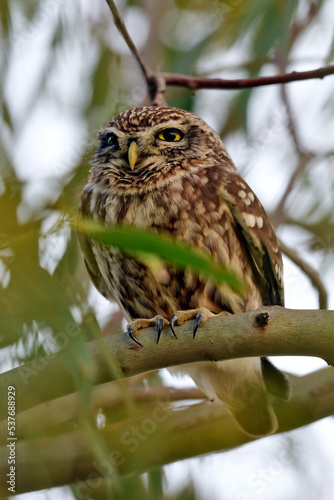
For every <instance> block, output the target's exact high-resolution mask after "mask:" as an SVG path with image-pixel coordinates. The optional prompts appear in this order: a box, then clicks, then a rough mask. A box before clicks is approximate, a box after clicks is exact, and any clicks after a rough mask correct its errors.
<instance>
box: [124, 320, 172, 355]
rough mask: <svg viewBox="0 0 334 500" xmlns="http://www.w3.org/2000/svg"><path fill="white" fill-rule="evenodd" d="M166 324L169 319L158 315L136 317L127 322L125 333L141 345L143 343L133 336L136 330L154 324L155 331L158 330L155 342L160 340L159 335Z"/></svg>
mask: <svg viewBox="0 0 334 500" xmlns="http://www.w3.org/2000/svg"><path fill="white" fill-rule="evenodd" d="M168 324H169V321H168V320H167V319H166V318H164V317H163V316H160V315H158V316H155V317H154V318H150V319H146V318H138V319H135V320H133V321H131V323H129V324H128V325H127V327H126V331H127V334H128V335H129V337H130V338H131V339H132V340H133V341H134V342H135V343H136V344H138V345H140V347H143V345H142V344H141V343H140V342H139V341H138V340H137V339H136V337H135V336H136V335H137V333H138V330H141V329H142V328H148V327H149V326H155V327H156V329H157V331H158V337H157V343H158V342H159V340H160V335H161V332H162V329H163V327H164V326H165V325H168ZM173 334H174V337H175V338H177V337H176V335H175V333H174V332H173Z"/></svg>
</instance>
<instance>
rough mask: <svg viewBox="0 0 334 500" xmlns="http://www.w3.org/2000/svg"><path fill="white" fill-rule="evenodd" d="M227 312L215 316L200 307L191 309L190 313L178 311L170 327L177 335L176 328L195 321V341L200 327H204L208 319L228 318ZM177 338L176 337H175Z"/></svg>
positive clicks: (171, 320)
mask: <svg viewBox="0 0 334 500" xmlns="http://www.w3.org/2000/svg"><path fill="white" fill-rule="evenodd" d="M227 314H230V313H228V312H227V311H222V312H220V313H219V314H214V313H212V312H211V311H209V309H207V308H206V307H199V308H198V309H189V311H176V312H175V313H174V314H173V316H172V317H171V319H170V321H169V326H170V327H171V330H172V332H173V334H174V335H175V331H174V326H175V325H178V326H179V325H182V324H183V323H184V322H185V321H188V320H189V319H195V324H194V328H193V339H194V338H195V335H196V332H197V330H198V327H199V326H201V325H203V323H205V322H206V320H207V319H208V318H212V317H213V316H226V315H227ZM175 337H176V335H175Z"/></svg>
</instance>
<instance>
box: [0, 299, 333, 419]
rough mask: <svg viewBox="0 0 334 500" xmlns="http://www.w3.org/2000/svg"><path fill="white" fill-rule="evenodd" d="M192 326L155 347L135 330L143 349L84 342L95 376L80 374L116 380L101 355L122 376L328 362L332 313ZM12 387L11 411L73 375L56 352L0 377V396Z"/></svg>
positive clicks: (0, 410)
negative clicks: (246, 360) (226, 363)
mask: <svg viewBox="0 0 334 500" xmlns="http://www.w3.org/2000/svg"><path fill="white" fill-rule="evenodd" d="M260 312H269V315H270V322H269V324H268V325H267V326H265V327H259V326H258V323H257V321H256V317H257V315H258V314H259V313H260ZM192 326H193V322H192V321H188V322H186V323H184V324H183V325H181V326H179V327H177V330H176V332H177V334H178V340H176V339H174V338H173V337H172V335H171V333H170V331H169V329H168V328H165V329H164V331H163V335H162V339H161V340H160V343H159V344H156V331H155V329H154V328H145V329H143V330H141V331H140V333H139V337H140V341H141V343H142V344H143V345H144V348H139V347H138V346H135V345H133V343H132V342H131V340H130V339H129V337H128V336H127V335H125V334H118V335H112V336H109V337H105V338H103V339H101V340H100V341H98V342H97V341H92V342H89V343H88V344H87V348H88V349H89V351H90V353H91V357H92V362H93V364H94V366H95V373H94V374H93V375H91V376H90V375H89V374H88V373H83V377H85V378H84V380H85V382H87V377H89V376H90V377H91V380H90V381H91V382H92V383H93V384H94V385H98V384H102V383H105V382H109V381H111V380H115V379H116V374H115V373H114V372H115V370H114V372H113V373H110V365H109V364H108V361H107V359H106V354H105V353H106V352H111V353H112V355H113V356H114V358H115V359H116V361H117V362H118V364H119V370H120V371H121V373H122V374H123V375H124V377H131V376H133V375H137V374H138V373H143V372H147V371H151V370H157V369H160V368H165V367H169V366H175V365H180V364H186V363H191V362H195V361H217V360H225V359H234V358H242V357H247V356H270V355H271V356H288V355H297V356H318V357H320V358H323V359H324V360H325V361H327V363H330V364H333V363H334V343H333V330H334V312H333V311H309V310H306V311H304V310H289V309H284V308H281V307H263V308H261V309H259V310H257V311H251V312H247V313H243V314H234V315H230V316H224V317H213V318H209V319H208V321H207V322H206V323H205V325H204V326H203V327H201V329H200V332H199V333H198V335H197V336H196V338H195V339H194V340H192ZM9 385H12V386H14V387H15V388H16V393H17V399H16V400H17V412H18V413H19V412H21V411H24V410H26V409H28V408H30V407H32V406H35V405H37V404H40V403H42V402H45V401H49V400H52V399H55V398H57V397H60V396H64V395H66V394H71V393H72V392H75V391H76V390H78V386H77V384H76V381H75V378H74V374H73V373H72V372H71V371H70V368H69V367H67V366H66V365H65V363H64V362H63V357H62V356H61V353H55V354H52V355H49V356H46V357H44V358H39V359H37V360H35V361H33V362H31V363H28V364H26V365H23V366H20V367H18V368H15V369H13V370H10V371H8V372H5V373H3V374H2V375H1V376H0V394H6V392H7V388H8V386H9ZM6 417H7V404H6V399H5V398H1V400H0V420H3V419H5V418H6Z"/></svg>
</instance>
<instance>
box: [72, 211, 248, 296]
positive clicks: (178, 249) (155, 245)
mask: <svg viewBox="0 0 334 500" xmlns="http://www.w3.org/2000/svg"><path fill="white" fill-rule="evenodd" d="M78 230H79V231H80V232H82V233H86V234H89V236H90V237H92V238H93V239H95V240H97V241H99V242H101V243H103V244H104V245H110V246H114V247H117V248H119V249H120V250H123V251H125V252H129V253H133V254H137V255H138V254H140V253H141V254H143V253H144V254H146V255H154V256H159V257H161V258H163V259H165V260H166V261H167V262H170V263H171V264H174V265H176V266H178V267H180V268H182V269H185V268H190V269H192V270H193V271H195V272H197V273H201V274H205V275H206V276H207V277H208V278H210V279H212V280H213V281H215V282H220V283H226V284H227V285H228V286H229V287H230V288H231V289H232V290H234V291H236V292H240V291H241V290H242V283H241V281H240V280H239V279H238V278H237V277H236V275H235V274H234V273H232V272H231V271H228V270H227V269H225V268H223V267H221V266H219V265H217V264H216V263H215V262H214V261H213V259H211V258H210V257H208V256H206V255H204V254H202V253H200V252H199V251H198V250H194V249H192V248H190V247H189V246H187V245H185V244H182V243H179V242H175V241H173V240H172V239H170V238H168V237H167V236H162V235H160V234H156V233H153V232H148V231H142V230H139V229H133V228H130V227H120V226H117V227H108V228H106V227H105V226H103V225H101V224H98V223H96V222H91V221H80V223H79V225H78Z"/></svg>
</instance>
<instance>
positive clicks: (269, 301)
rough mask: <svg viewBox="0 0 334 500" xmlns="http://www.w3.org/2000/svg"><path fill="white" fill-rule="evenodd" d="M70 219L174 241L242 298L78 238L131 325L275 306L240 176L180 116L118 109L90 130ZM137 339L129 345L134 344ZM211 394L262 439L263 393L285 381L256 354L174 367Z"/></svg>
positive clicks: (204, 133) (269, 255) (274, 274)
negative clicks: (214, 267)
mask: <svg viewBox="0 0 334 500" xmlns="http://www.w3.org/2000/svg"><path fill="white" fill-rule="evenodd" d="M99 140H100V144H99V147H98V149H97V151H96V153H95V156H94V159H93V162H92V169H91V172H90V177H89V180H88V183H87V185H86V186H85V188H84V191H83V194H82V197H81V205H80V216H81V217H84V218H89V219H93V220H96V221H102V222H103V223H104V224H105V225H106V226H109V225H110V226H113V225H117V224H123V225H127V226H132V227H136V228H141V229H146V228H148V229H150V230H153V231H157V232H159V233H164V234H165V235H166V234H167V235H170V236H171V237H173V238H174V239H175V240H178V241H181V242H185V243H187V244H189V245H191V246H193V247H196V248H198V249H200V250H201V251H202V252H204V253H206V254H208V255H209V256H211V257H212V258H213V259H214V260H215V261H216V263H217V264H220V265H223V266H225V267H227V268H229V269H230V270H231V271H233V272H234V273H235V274H236V275H237V276H239V278H240V279H241V280H242V282H243V283H244V285H245V286H244V288H243V292H241V293H236V292H233V291H232V290H231V289H230V288H229V287H228V286H227V285H226V284H216V283H213V282H212V281H210V280H209V279H205V278H204V277H203V276H202V275H196V273H194V272H193V271H190V270H187V269H185V270H180V269H176V268H174V267H173V266H170V265H168V264H167V263H166V262H163V261H161V262H160V261H159V262H160V264H159V265H157V264H156V262H155V263H154V265H153V262H152V261H149V260H147V261H146V260H143V259H140V258H139V257H138V258H135V257H132V256H129V255H127V254H125V253H122V252H121V251H120V250H118V249H116V248H114V247H106V246H103V245H101V244H98V243H97V242H95V241H94V240H92V239H91V238H89V236H87V235H83V234H81V235H80V236H79V240H80V245H81V249H82V252H83V255H84V259H85V263H86V267H87V269H88V272H89V275H90V277H91V279H92V281H93V283H94V285H95V286H96V288H97V289H98V290H99V291H100V292H101V293H102V294H103V295H104V296H105V297H106V298H108V299H109V300H111V301H116V302H117V303H118V304H119V306H120V307H121V308H122V310H123V311H124V314H125V316H126V317H127V318H128V320H129V321H130V323H129V325H128V333H129V334H130V336H131V337H132V338H133V339H134V340H135V341H137V340H136V337H135V335H136V334H137V332H138V330H139V329H140V328H144V327H146V326H149V325H152V324H154V325H156V327H157V330H158V339H159V337H160V333H161V330H162V328H163V327H164V326H165V325H167V324H170V327H171V329H172V331H173V333H174V334H175V331H174V330H175V325H179V324H181V323H183V322H184V321H185V320H188V319H195V326H194V334H195V333H196V330H197V328H198V326H200V325H201V324H203V323H204V322H205V321H206V319H207V318H208V317H210V316H213V315H216V314H233V313H241V312H245V311H251V310H254V309H257V308H258V307H260V306H261V305H263V304H265V305H283V300H284V299H283V283H282V271H283V270H282V257H281V254H280V252H279V249H278V243H277V239H276V235H275V232H274V229H273V227H272V225H271V223H270V221H269V219H268V216H267V214H266V212H265V210H264V208H263V207H262V205H261V203H260V202H259V200H258V199H257V197H256V196H255V194H254V193H253V191H252V190H251V189H250V187H249V186H248V185H247V184H246V182H245V181H244V180H243V179H242V177H241V176H240V174H239V173H238V171H237V169H236V168H235V166H234V165H233V162H232V160H231V158H230V156H229V155H228V153H227V151H226V149H225V147H224V144H223V142H222V140H221V139H220V137H219V136H218V135H217V134H216V133H215V132H214V131H213V130H212V129H211V128H210V127H209V126H208V125H207V124H206V123H205V122H204V121H203V120H201V119H200V118H198V117H197V116H195V115H194V114H192V113H188V112H186V111H183V110H181V109H176V108H170V107H157V106H148V107H141V108H135V109H130V110H128V111H125V112H123V113H121V114H119V115H117V116H116V117H115V118H113V119H112V120H111V121H110V122H109V123H107V124H106V125H105V126H104V127H103V128H102V130H101V131H100V133H99ZM137 343H139V341H137ZM177 370H178V371H181V372H183V373H188V374H189V375H190V376H191V377H192V378H193V380H194V381H195V383H196V384H197V385H198V386H199V387H200V388H201V389H202V390H203V391H204V392H205V393H206V394H207V395H208V396H209V397H210V398H211V399H218V400H221V401H223V403H224V404H225V406H226V407H227V409H228V410H229V411H230V413H232V415H233V416H234V418H235V419H236V421H237V422H238V424H239V425H240V427H241V428H242V429H243V430H244V431H245V432H247V433H248V434H250V435H253V436H263V435H267V434H270V433H272V432H274V431H275V430H276V429H277V419H276V416H275V413H274V411H273V409H272V407H271V405H270V402H269V393H271V394H273V395H274V396H276V397H279V398H281V399H286V398H287V394H288V383H287V381H286V379H285V377H284V375H283V374H281V372H279V370H277V369H276V368H275V367H274V366H273V365H272V364H271V363H270V362H269V361H268V360H267V359H266V358H261V359H260V358H245V359H242V360H229V361H218V362H202V363H193V364H188V365H184V366H182V367H177Z"/></svg>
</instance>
